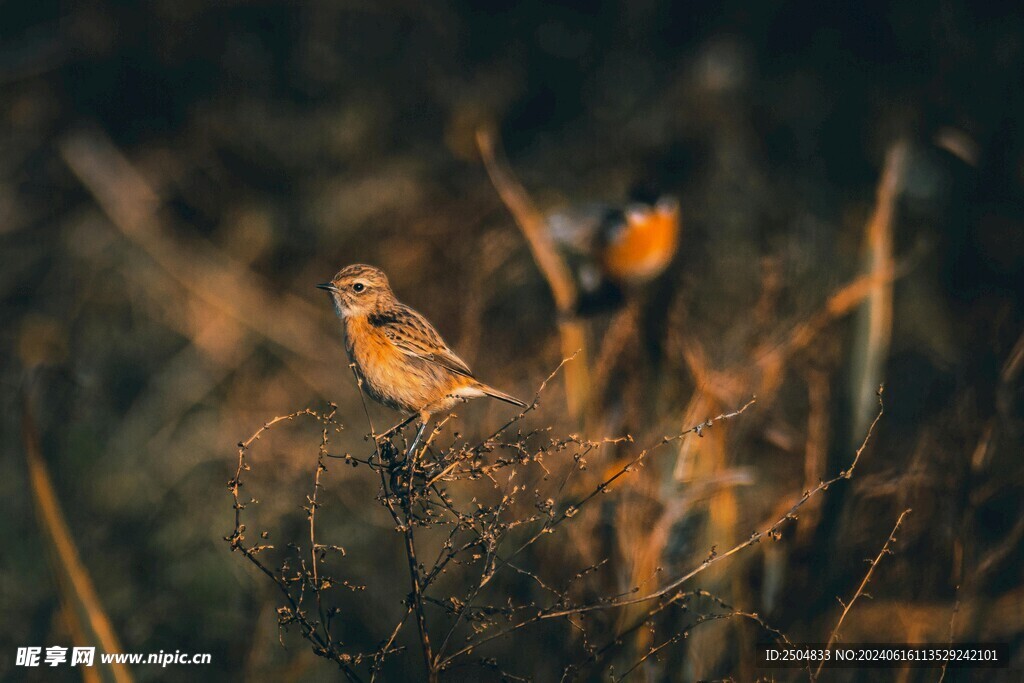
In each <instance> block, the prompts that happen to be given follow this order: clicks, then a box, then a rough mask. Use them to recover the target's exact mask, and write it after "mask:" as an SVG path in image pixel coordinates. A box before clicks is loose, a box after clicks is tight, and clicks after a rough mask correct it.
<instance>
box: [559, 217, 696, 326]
mask: <svg viewBox="0 0 1024 683" xmlns="http://www.w3.org/2000/svg"><path fill="white" fill-rule="evenodd" d="M547 222H548V229H549V231H550V233H551V236H552V237H553V238H554V240H555V241H556V242H558V243H559V244H561V245H563V246H564V247H566V248H567V249H568V250H569V251H570V252H571V253H572V254H574V255H575V256H576V260H577V262H578V269H577V278H578V281H579V285H580V288H581V290H582V292H581V294H582V296H581V301H580V303H579V305H580V309H581V310H580V311H578V312H581V313H585V312H588V311H589V312H593V311H594V310H600V309H601V308H603V307H605V306H607V305H610V304H611V305H615V304H618V303H620V302H621V295H622V290H623V288H628V287H635V286H637V285H642V284H644V283H646V282H649V281H651V280H653V279H654V278H656V277H657V276H658V275H660V274H661V273H662V272H663V271H664V270H665V269H666V268H667V267H668V265H669V264H670V263H671V261H672V258H673V257H674V256H675V254H676V250H677V249H678V246H679V226H680V218H679V203H678V202H677V201H676V200H675V199H674V198H672V197H662V198H660V199H659V200H658V201H657V202H655V203H654V204H653V205H651V204H644V203H639V202H637V203H632V204H630V205H628V206H626V207H625V208H619V207H616V206H610V205H605V204H585V205H582V206H577V207H572V208H570V209H568V210H563V211H556V212H554V213H552V214H549V215H548V217H547Z"/></svg>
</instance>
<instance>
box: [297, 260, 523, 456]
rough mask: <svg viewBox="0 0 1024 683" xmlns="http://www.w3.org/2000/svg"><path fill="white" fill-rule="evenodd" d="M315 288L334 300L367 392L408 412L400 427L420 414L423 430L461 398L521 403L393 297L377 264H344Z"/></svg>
mask: <svg viewBox="0 0 1024 683" xmlns="http://www.w3.org/2000/svg"><path fill="white" fill-rule="evenodd" d="M317 287H319V288H320V289H325V290H327V292H328V293H330V295H331V299H332V300H333V301H334V308H335V310H336V311H337V313H338V317H339V318H341V321H342V323H343V324H344V326H345V348H346V349H347V350H348V356H349V358H350V359H351V360H352V362H353V363H354V364H355V367H356V371H357V372H358V374H359V377H360V378H361V379H362V380H363V386H364V387H365V388H366V391H367V393H368V394H369V395H370V396H371V397H372V398H373V399H374V400H376V401H378V402H379V403H382V404H384V405H386V406H388V407H389V408H393V409H395V410H400V411H403V412H406V413H411V415H410V416H409V418H408V419H406V420H405V421H404V422H402V423H401V424H400V425H398V426H399V427H401V426H403V425H405V424H408V422H409V421H410V420H411V419H412V418H414V417H415V416H416V415H419V416H420V419H421V420H422V423H423V424H422V425H421V426H420V434H422V432H423V427H424V426H425V425H426V423H427V421H428V420H429V419H430V415H431V414H433V413H437V412H440V411H444V410H448V409H450V408H452V407H453V406H454V405H455V404H457V403H458V402H459V401H460V400H462V399H469V398H479V397H481V396H490V397H492V398H496V399H498V400H499V401H505V402H506V403H511V404H512V405H516V406H520V407H525V406H526V404H525V403H523V402H522V401H520V400H519V399H517V398H515V397H513V396H509V395H508V394H506V393H504V392H501V391H498V390H497V389H495V388H494V387H491V386H488V385H487V384H484V383H483V382H481V381H480V380H478V379H477V378H476V377H474V376H473V372H472V371H471V370H470V369H469V366H467V365H466V363H465V362H464V361H463V360H462V359H461V358H459V357H458V356H457V355H455V352H454V351H452V350H451V349H450V348H448V345H447V344H446V343H445V342H444V340H443V339H442V338H441V335H440V334H438V332H437V330H435V329H434V327H433V326H432V325H431V324H430V323H429V322H427V319H426V318H424V317H423V316H422V315H420V314H419V313H417V312H416V311H414V310H413V309H411V308H409V307H408V306H406V305H405V304H403V303H400V302H399V301H398V299H396V298H395V295H394V293H393V292H392V291H391V287H390V285H389V284H388V278H387V275H385V274H384V271H382V270H380V269H379V268H374V267H373V266H367V265H362V264H355V265H351V266H346V267H345V268H342V269H341V270H340V271H338V274H337V275H335V276H334V279H332V280H331V281H330V282H325V283H323V284H319V285H317ZM390 431H391V430H389V432H390ZM389 432H388V433H389ZM420 434H418V435H417V439H416V441H418V439H419V435H420ZM414 443H415V442H414Z"/></svg>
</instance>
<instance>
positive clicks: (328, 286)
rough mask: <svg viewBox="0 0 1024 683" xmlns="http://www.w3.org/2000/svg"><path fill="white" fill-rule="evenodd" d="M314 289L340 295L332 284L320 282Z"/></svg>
mask: <svg viewBox="0 0 1024 683" xmlns="http://www.w3.org/2000/svg"><path fill="white" fill-rule="evenodd" d="M316 288H317V289H326V290H327V291H328V292H334V293H335V294H340V292H339V291H338V288H337V287H335V286H334V283H331V282H321V283H320V284H318V285H317V286H316Z"/></svg>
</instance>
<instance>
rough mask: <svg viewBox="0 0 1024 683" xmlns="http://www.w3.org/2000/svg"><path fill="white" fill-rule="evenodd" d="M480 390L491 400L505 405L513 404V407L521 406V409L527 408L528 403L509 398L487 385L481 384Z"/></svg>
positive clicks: (512, 397)
mask: <svg viewBox="0 0 1024 683" xmlns="http://www.w3.org/2000/svg"><path fill="white" fill-rule="evenodd" d="M479 389H480V391H482V392H484V394H486V395H487V396H490V397H491V398H496V399H498V400H499V401H504V402H505V403H511V404H512V405H514V406H519V407H520V408H525V407H526V406H527V404H526V403H523V402H522V401H520V400H519V399H518V398H516V397H515V396H509V395H508V394H506V393H505V392H503V391H498V390H497V389H495V388H494V387H491V386H487V385H486V384H483V383H481V384H480V386H479Z"/></svg>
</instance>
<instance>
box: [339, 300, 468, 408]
mask: <svg viewBox="0 0 1024 683" xmlns="http://www.w3.org/2000/svg"><path fill="white" fill-rule="evenodd" d="M345 337H346V339H345V345H346V347H347V349H348V354H349V358H351V360H352V362H353V363H355V365H356V369H357V370H358V372H359V375H360V377H362V379H363V388H364V389H365V390H366V391H367V393H368V394H369V395H370V396H371V397H372V398H374V399H375V400H377V401H379V402H381V403H383V404H384V405H386V406H389V407H392V408H395V409H397V410H403V411H408V412H412V411H419V410H423V409H425V408H428V407H430V408H433V407H436V406H439V405H441V404H447V403H449V402H451V401H450V399H449V398H448V397H449V396H450V395H451V394H452V392H453V391H455V390H456V389H457V388H458V386H460V381H458V378H456V377H454V376H453V375H452V374H451V373H450V372H445V371H444V370H443V369H441V368H439V367H438V366H436V365H434V364H432V363H430V362H428V361H426V360H424V359H421V358H417V357H415V356H411V355H409V354H407V353H404V352H403V351H402V350H401V349H399V348H397V347H396V346H395V345H394V344H393V343H392V342H391V340H389V339H388V338H387V336H386V335H385V334H384V333H383V331H381V330H380V329H379V328H378V327H376V326H375V325H373V324H372V323H370V322H369V320H368V319H367V318H365V317H361V316H360V317H351V318H347V319H346V321H345ZM461 383H464V381H463V382H461Z"/></svg>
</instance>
